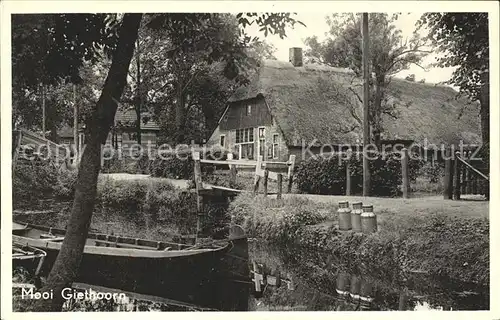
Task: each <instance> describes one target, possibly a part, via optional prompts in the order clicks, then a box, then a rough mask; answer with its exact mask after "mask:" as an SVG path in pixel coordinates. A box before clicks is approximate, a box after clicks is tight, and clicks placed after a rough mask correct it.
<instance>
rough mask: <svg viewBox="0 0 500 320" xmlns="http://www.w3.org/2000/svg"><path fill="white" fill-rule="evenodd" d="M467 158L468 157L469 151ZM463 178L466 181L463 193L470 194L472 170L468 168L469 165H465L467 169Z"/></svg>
mask: <svg viewBox="0 0 500 320" xmlns="http://www.w3.org/2000/svg"><path fill="white" fill-rule="evenodd" d="M469 158H470V151H469ZM469 163H470V162H469ZM465 180H466V181H467V188H466V190H465V193H466V194H472V171H471V170H470V168H469V167H467V171H466V172H465Z"/></svg>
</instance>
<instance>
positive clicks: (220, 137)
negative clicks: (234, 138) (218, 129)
mask: <svg viewBox="0 0 500 320" xmlns="http://www.w3.org/2000/svg"><path fill="white" fill-rule="evenodd" d="M222 138H224V143H221V141H222ZM219 145H220V146H221V147H223V148H225V147H226V135H225V134H221V135H220V136H219Z"/></svg>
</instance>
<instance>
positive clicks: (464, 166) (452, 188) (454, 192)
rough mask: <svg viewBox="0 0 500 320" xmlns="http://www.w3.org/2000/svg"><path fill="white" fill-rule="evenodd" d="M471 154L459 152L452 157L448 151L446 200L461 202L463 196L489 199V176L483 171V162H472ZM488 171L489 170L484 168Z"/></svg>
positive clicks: (446, 160)
mask: <svg viewBox="0 0 500 320" xmlns="http://www.w3.org/2000/svg"><path fill="white" fill-rule="evenodd" d="M470 156H471V152H470V151H469V152H464V153H463V154H462V153H460V152H459V151H457V152H456V153H455V156H454V157H453V158H452V157H451V152H450V151H449V150H448V151H447V159H445V174H444V194H443V196H444V198H445V199H450V200H460V198H461V196H462V195H465V194H469V195H485V196H486V199H489V189H488V184H489V180H490V179H489V176H488V175H487V174H486V173H485V172H483V171H481V170H480V169H481V167H480V166H481V164H484V163H483V162H482V161H478V160H471V159H470ZM483 169H487V168H483Z"/></svg>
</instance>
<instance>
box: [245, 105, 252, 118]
mask: <svg viewBox="0 0 500 320" xmlns="http://www.w3.org/2000/svg"><path fill="white" fill-rule="evenodd" d="M246 114H247V116H251V115H252V105H251V104H247V108H246Z"/></svg>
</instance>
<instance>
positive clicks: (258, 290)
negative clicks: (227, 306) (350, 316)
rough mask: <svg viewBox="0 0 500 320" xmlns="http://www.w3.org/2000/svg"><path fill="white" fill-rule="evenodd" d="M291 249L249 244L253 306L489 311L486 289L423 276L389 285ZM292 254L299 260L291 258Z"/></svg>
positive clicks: (340, 309)
mask: <svg viewBox="0 0 500 320" xmlns="http://www.w3.org/2000/svg"><path fill="white" fill-rule="evenodd" d="M287 249H288V250H287V251H286V252H285V253H284V252H283V251H284V250H282V249H279V248H273V247H270V246H268V245H265V244H263V243H258V242H254V243H252V245H251V246H250V250H249V256H250V260H251V263H250V264H251V266H252V272H251V274H252V287H253V290H252V291H253V293H254V295H253V296H254V298H253V299H254V301H253V302H252V303H250V310H309V311H312V310H337V311H347V310H364V311H366V310H401V311H403V310H482V309H489V293H488V291H487V288H484V289H486V290H484V291H481V290H479V289H480V288H475V289H474V290H472V289H468V285H467V284H460V283H458V284H457V283H453V284H451V283H449V282H447V281H445V280H443V279H434V278H430V277H428V276H427V275H425V274H419V275H412V276H408V279H405V281H402V282H391V283H388V282H387V281H384V280H383V279H378V278H374V277H373V276H372V275H370V274H360V273H359V272H352V271H347V270H342V268H341V267H339V266H334V265H333V264H332V265H331V266H326V267H324V268H320V267H318V266H317V265H314V263H312V262H311V260H312V259H307V258H305V257H306V256H307V255H301V254H299V252H297V251H293V253H291V251H290V248H287ZM292 254H293V255H294V256H300V258H294V259H287V258H289V255H292ZM309 254H314V253H309ZM285 261H286V262H285ZM284 283H286V284H287V285H283V284H284Z"/></svg>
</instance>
